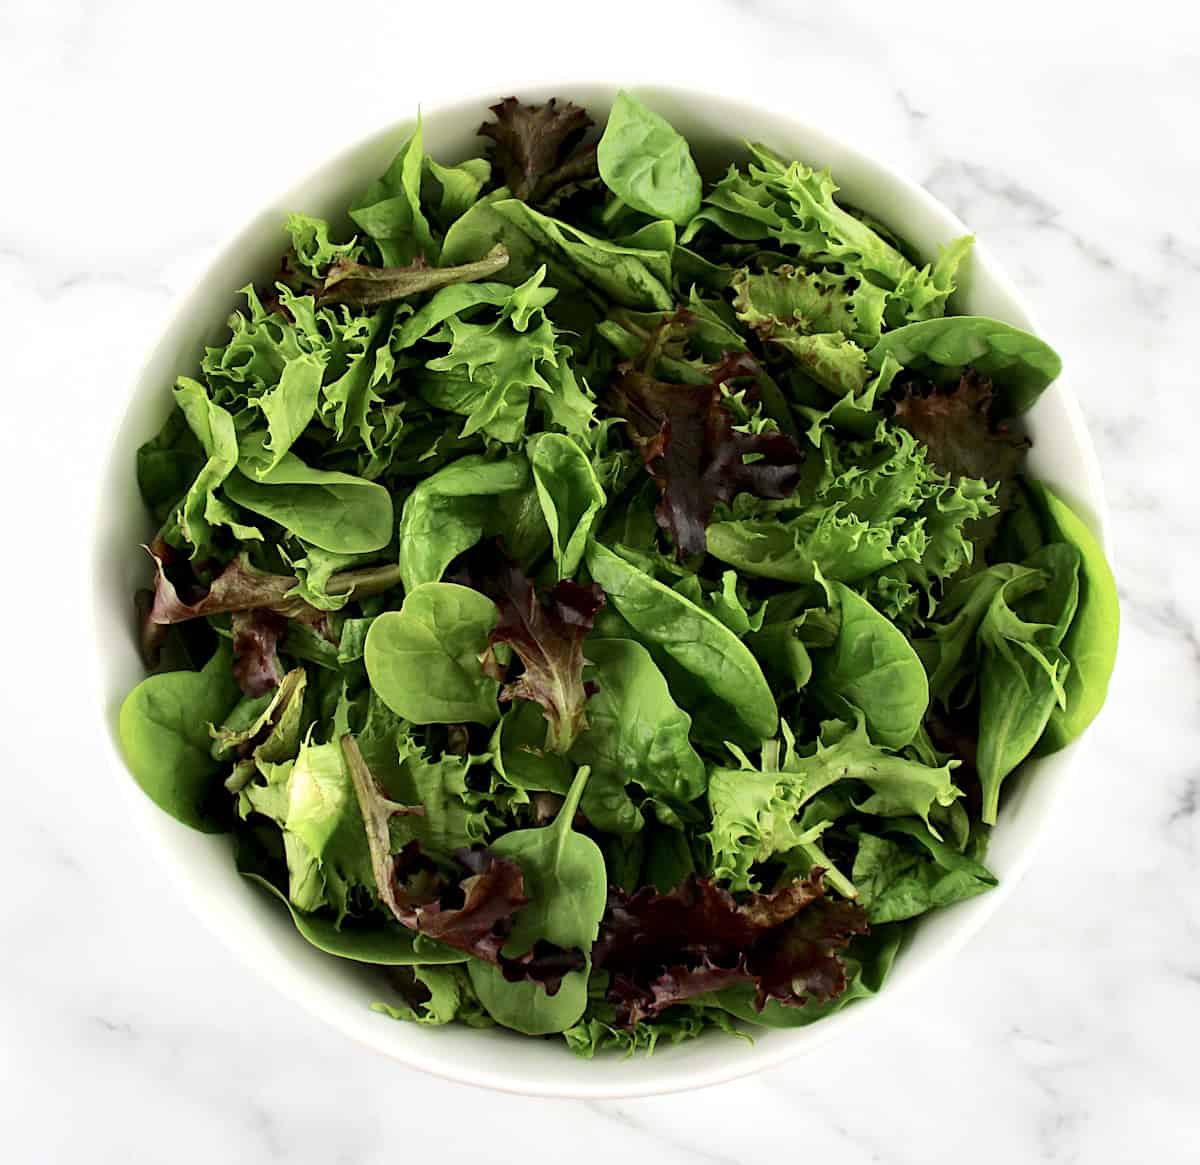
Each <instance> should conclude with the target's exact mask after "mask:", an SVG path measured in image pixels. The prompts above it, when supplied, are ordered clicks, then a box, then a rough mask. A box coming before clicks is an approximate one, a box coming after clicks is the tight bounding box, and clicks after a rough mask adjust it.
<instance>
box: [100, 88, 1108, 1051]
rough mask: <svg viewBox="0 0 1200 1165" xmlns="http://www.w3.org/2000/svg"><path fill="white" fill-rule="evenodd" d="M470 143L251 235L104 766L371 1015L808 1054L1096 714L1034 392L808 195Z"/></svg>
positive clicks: (642, 159)
mask: <svg viewBox="0 0 1200 1165" xmlns="http://www.w3.org/2000/svg"><path fill="white" fill-rule="evenodd" d="M492 113H493V115H494V117H493V120H491V121H488V122H487V123H485V124H484V125H483V127H482V128H481V130H480V132H481V134H482V135H483V136H484V137H485V138H486V139H488V142H489V148H488V155H487V156H485V157H477V158H471V159H468V160H467V161H464V162H460V163H458V164H455V165H446V164H444V163H442V162H440V161H436V160H435V159H434V158H432V157H431V156H429V154H428V153H426V150H425V145H424V141H423V138H422V131H421V127H420V125H419V124H418V126H417V129H416V131H415V132H414V134H413V136H412V137H411V138H410V139H409V140H408V141H407V142H405V143H404V144H403V145H402V146H401V148H400V150H399V152H398V154H397V155H396V158H395V160H394V161H393V162H392V164H391V165H390V166H389V167H388V169H387V170H386V171H385V173H384V174H383V175H382V176H381V177H380V178H379V179H378V180H377V181H375V182H374V183H372V184H371V186H370V187H369V188H368V189H367V190H366V191H365V192H364V193H363V194H362V195H361V197H359V198H358V199H356V200H355V201H354V202H353V203H351V205H350V206H349V208H348V217H347V218H346V219H345V220H344V221H340V222H334V223H329V222H326V221H324V220H320V219H316V218H311V217H309V216H306V215H302V214H294V215H292V216H291V217H290V218H289V219H288V221H287V224H286V229H287V233H288V235H289V237H290V243H289V244H288V245H287V248H286V254H285V256H284V259H283V264H282V267H281V269H280V273H279V275H278V278H277V279H275V280H274V282H273V283H272V284H271V285H270V286H260V287H246V288H244V289H243V296H244V299H245V305H244V307H242V308H241V309H239V310H237V311H235V312H234V313H233V315H232V316H231V317H230V321H229V326H230V331H229V336H228V338H227V340H226V341H225V343H224V344H222V345H220V346H217V347H212V348H209V349H207V350H206V351H205V352H204V353H203V354H202V359H201V360H200V366H199V372H198V373H197V374H196V375H195V376H193V377H180V379H179V380H178V382H177V384H176V386H175V388H174V404H175V406H176V407H175V408H174V409H173V410H172V411H171V414H170V416H169V417H168V418H167V420H166V422H165V424H164V425H163V427H162V429H161V431H160V432H159V433H158V434H157V435H156V436H154V437H153V438H152V439H151V440H149V441H147V442H146V444H145V445H144V446H143V447H142V448H141V450H140V451H139V454H138V458H137V476H138V483H139V486H140V488H141V492H142V495H143V497H144V499H145V502H146V506H147V509H148V511H149V513H150V515H151V516H152V519H153V521H154V523H155V524H156V525H157V531H156V533H155V535H154V537H153V538H152V540H151V541H150V543H149V545H148V546H147V549H148V551H149V554H150V557H151V559H152V561H153V570H152V571H151V572H149V573H151V574H152V577H153V586H152V589H151V590H149V591H147V592H145V593H143V594H141V595H140V596H139V610H140V612H141V640H142V646H143V649H144V652H145V655H146V660H147V665H148V667H149V669H150V670H151V671H152V672H153V674H151V675H149V676H148V677H147V678H146V679H145V680H143V682H142V683H140V684H139V685H138V686H137V687H136V688H135V689H134V690H133V691H132V692H131V693H130V694H129V696H128V698H127V699H126V701H125V703H124V705H123V706H122V709H121V714H120V740H121V746H122V749H123V751H124V754H125V757H126V760H127V763H128V766H129V768H130V771H131V772H132V774H133V776H134V777H135V779H136V780H137V781H138V783H139V784H140V785H141V786H142V788H143V789H145V791H146V792H147V793H148V794H149V796H150V797H151V798H152V799H153V800H154V801H155V802H156V803H157V804H158V805H159V806H161V807H162V808H163V809H165V810H166V811H167V812H168V813H170V814H172V815H173V816H174V817H176V818H177V819H178V820H180V821H182V822H184V823H185V824H187V825H190V826H192V827H194V828H196V829H201V830H207V831H223V832H228V833H231V834H232V835H233V838H234V841H235V846H236V853H237V868H238V869H239V870H240V871H241V872H242V873H243V874H245V875H246V877H247V878H248V879H250V880H252V881H253V882H254V883H255V884H256V885H257V886H260V887H262V888H263V889H264V890H265V891H267V892H269V893H270V894H271V895H273V896H275V897H277V898H279V899H281V900H282V902H283V904H284V906H286V908H287V910H288V911H289V913H290V917H291V918H292V920H293V921H294V923H295V926H296V929H297V930H298V932H299V933H300V934H301V935H302V936H303V937H304V938H305V939H307V940H308V941H309V942H310V943H312V944H313V946H314V947H316V948H317V949H318V950H320V951H322V952H325V953H326V954H328V955H329V956H332V957H337V958H341V959H347V960H352V961H355V962H358V963H360V964H363V965H365V966H368V967H374V968H376V970H375V971H374V972H373V973H375V974H377V975H379V977H380V978H379V994H380V1002H379V1003H378V1004H377V1008H376V1009H377V1010H378V1011H379V1012H381V1013H382V1014H384V1015H388V1016H391V1017H394V1018H397V1019H403V1020H407V1021H410V1022H417V1023H423V1024H432V1025H439V1024H445V1023H449V1022H460V1023H465V1024H468V1025H470V1026H475V1027H481V1026H488V1025H492V1024H499V1025H502V1026H504V1027H507V1028H510V1029H513V1030H515V1031H517V1032H521V1033H524V1034H525V1035H528V1036H548V1035H554V1036H555V1037H557V1038H561V1039H562V1040H563V1041H565V1043H566V1045H567V1046H568V1047H569V1048H570V1049H571V1050H573V1051H574V1052H576V1053H578V1054H580V1055H583V1056H593V1055H595V1054H597V1053H599V1052H602V1051H604V1050H608V1049H616V1050H620V1051H623V1052H625V1053H627V1054H628V1053H632V1052H634V1051H650V1050H652V1049H653V1048H654V1047H655V1045H656V1043H658V1042H660V1041H666V1042H670V1043H674V1042H678V1041H680V1040H684V1039H688V1038H691V1037H694V1036H696V1035H699V1034H701V1033H702V1032H704V1031H706V1030H709V1029H717V1030H722V1031H726V1032H733V1033H744V1031H746V1030H748V1029H749V1030H752V1029H753V1027H754V1026H756V1025H757V1026H767V1027H794V1026H798V1025H802V1024H807V1023H811V1022H814V1021H816V1020H819V1019H821V1018H822V1017H823V1016H826V1015H828V1014H830V1013H831V1012H832V1011H835V1010H837V1009H838V1008H840V1007H843V1006H846V1005H847V1004H849V1003H852V1002H853V1001H855V1000H857V999H860V998H863V997H866V996H869V995H873V994H874V993H876V992H877V991H878V990H880V988H881V987H882V985H883V982H884V979H885V977H886V975H887V973H888V969H889V968H890V966H891V965H892V962H893V960H894V959H895V957H896V956H897V952H898V950H899V949H900V947H901V945H902V942H903V938H904V935H905V933H906V928H907V927H909V926H910V925H912V920H914V919H916V918H918V917H919V916H921V915H923V914H925V913H926V912H928V911H930V910H933V909H936V908H938V907H941V906H945V905H948V904H950V903H953V902H957V901H961V900H963V899H966V898H969V897H972V896H974V895H976V894H980V893H984V892H986V891H987V890H988V889H989V887H991V886H993V885H994V884H995V881H996V879H995V877H994V876H993V875H992V874H991V873H990V872H989V870H988V868H987V864H986V854H987V841H988V833H989V829H990V827H991V825H992V824H994V823H995V822H996V820H997V818H998V816H999V815H1000V814H1002V812H1003V799H1004V795H1005V792H1006V790H1007V789H1008V788H1009V787H1010V785H1011V783H1012V781H1013V779H1014V773H1017V772H1018V771H1019V769H1020V766H1021V765H1022V764H1023V762H1024V761H1025V760H1026V758H1028V757H1030V756H1033V755H1039V754H1043V753H1046V752H1050V751H1053V750H1054V749H1057V748H1061V747H1063V746H1064V745H1066V744H1068V743H1069V742H1070V741H1072V740H1074V739H1075V738H1077V737H1078V736H1079V735H1080V734H1081V733H1082V732H1083V731H1084V730H1085V729H1086V728H1087V726H1088V724H1089V723H1090V722H1091V720H1092V719H1093V717H1094V716H1095V715H1096V713H1097V712H1098V711H1099V709H1100V706H1101V705H1102V703H1103V702H1104V697H1105V692H1106V687H1107V683H1108V678H1109V674H1110V673H1111V671H1112V667H1113V662H1114V657H1115V651H1116V642H1117V628H1118V608H1117V599H1116V591H1115V586H1114V583H1113V578H1112V574H1111V571H1110V570H1109V567H1108V564H1107V563H1106V561H1105V558H1104V554H1103V551H1102V549H1101V548H1100V546H1099V544H1098V543H1097V541H1096V539H1095V537H1094V535H1093V534H1092V533H1091V531H1090V530H1089V528H1088V526H1087V524H1086V522H1085V520H1084V518H1083V517H1082V516H1081V515H1079V514H1077V513H1076V512H1075V511H1074V510H1073V509H1072V508H1071V507H1070V506H1069V504H1068V502H1067V501H1066V500H1065V499H1064V498H1062V497H1060V496H1059V495H1058V493H1056V492H1055V491H1053V490H1051V489H1050V488H1049V487H1047V486H1046V485H1044V484H1043V483H1040V482H1037V481H1034V480H1031V479H1029V478H1028V477H1027V476H1026V474H1025V454H1026V451H1027V449H1028V446H1029V442H1028V440H1027V439H1026V438H1025V437H1024V436H1023V435H1022V433H1021V431H1020V429H1019V428H1018V427H1016V426H1015V425H1014V424H1013V422H1014V421H1015V419H1016V418H1018V417H1019V416H1020V415H1021V414H1022V413H1024V412H1026V411H1027V410H1028V409H1029V408H1030V407H1031V406H1032V405H1033V404H1034V403H1035V401H1036V400H1037V397H1038V395H1039V394H1040V393H1041V392H1042V390H1043V389H1045V388H1046V387H1047V386H1048V385H1049V384H1050V383H1051V382H1052V381H1053V380H1054V379H1055V377H1056V376H1057V375H1058V372H1059V360H1058V357H1057V356H1056V355H1055V353H1054V352H1053V351H1052V350H1051V349H1050V348H1049V347H1048V346H1047V345H1046V344H1045V343H1044V342H1043V341H1041V340H1039V339H1038V338H1037V337H1035V336H1032V335H1029V334H1028V333H1025V332H1022V331H1020V330H1018V329H1016V328H1013V327H1011V326H1010V325H1008V324H1005V323H1003V322H1000V321H997V320H992V319H986V318H982V317H975V316H963V315H956V314H953V311H952V308H953V305H954V298H953V297H954V294H955V290H956V286H957V283H958V280H959V275H960V272H961V270H962V269H963V265H964V264H965V263H966V262H968V261H969V254H970V248H971V240H970V238H963V239H958V240H955V241H954V242H952V243H950V244H949V245H947V246H946V247H943V248H942V249H941V251H940V253H939V254H938V255H937V256H934V257H932V261H931V262H929V263H925V264H923V265H922V264H921V263H920V262H919V261H917V260H916V259H915V257H914V252H913V250H912V248H911V247H909V246H908V244H907V243H905V242H904V241H903V240H901V239H900V238H899V237H898V236H897V235H895V234H893V233H892V231H891V230H889V229H888V228H886V227H884V226H883V225H882V224H880V223H877V222H875V221H874V220H873V219H871V218H870V217H869V216H868V215H866V214H864V213H863V212H861V211H860V210H859V209H857V208H855V207H853V206H850V205H848V204H846V203H844V202H842V201H839V200H838V198H837V197H836V195H837V193H838V191H837V187H836V185H835V184H834V180H833V178H832V176H831V175H830V174H829V172H828V171H825V170H815V169H813V168H811V167H809V166H807V165H805V164H803V163H802V162H798V161H790V160H788V159H785V158H783V157H780V156H779V155H778V154H776V153H774V152H773V151H772V150H770V149H769V148H767V147H766V146H762V145H757V144H755V145H750V146H749V147H748V149H749V155H748V160H746V161H745V162H744V163H742V164H734V165H731V166H730V167H729V169H728V171H727V172H726V173H725V174H724V175H722V176H720V177H719V178H718V179H717V180H716V181H715V182H710V183H706V182H705V181H704V180H703V179H702V177H701V174H700V172H699V170H698V169H697V167H696V164H695V162H694V161H693V159H692V154H691V150H690V148H689V146H688V143H687V141H686V140H685V139H684V138H683V137H682V136H681V135H680V134H679V133H678V132H677V131H676V130H675V129H674V128H673V127H672V126H671V125H670V124H669V123H668V122H667V121H665V120H664V119H663V118H662V117H661V116H660V115H659V114H657V113H656V112H654V111H653V110H650V109H647V108H646V107H645V106H644V105H643V104H642V103H641V102H640V101H638V100H637V99H636V98H635V97H633V96H632V95H630V94H627V93H621V94H620V95H619V96H618V98H617V100H616V102H615V103H614V105H613V108H612V112H611V114H610V116H609V118H608V122H607V125H606V126H605V127H604V128H603V131H602V132H601V133H600V135H599V137H598V139H597V137H596V135H595V134H594V133H592V132H590V131H591V129H592V122H591V120H590V119H589V117H588V115H587V113H586V112H585V111H584V110H583V109H581V108H579V107H578V106H576V105H574V104H572V103H570V102H564V103H559V102H557V101H549V102H546V103H545V104H543V105H527V104H522V103H521V102H519V101H517V100H516V99H515V98H509V99H507V100H505V101H502V102H500V103H499V104H497V105H495V106H493V107H492ZM281 909H282V908H281Z"/></svg>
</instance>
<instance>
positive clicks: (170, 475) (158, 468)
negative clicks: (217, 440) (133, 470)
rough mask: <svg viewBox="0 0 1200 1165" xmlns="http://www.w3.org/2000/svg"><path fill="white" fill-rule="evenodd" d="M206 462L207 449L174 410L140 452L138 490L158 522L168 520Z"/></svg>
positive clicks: (138, 454)
mask: <svg viewBox="0 0 1200 1165" xmlns="http://www.w3.org/2000/svg"><path fill="white" fill-rule="evenodd" d="M204 461H205V453H204V449H203V447H202V446H201V444H200V442H199V441H197V440H196V435H195V434H194V433H193V432H192V430H191V428H190V427H189V425H188V423H187V420H186V419H185V417H184V415H183V412H182V411H181V410H179V409H172V410H171V412H170V414H169V415H168V416H167V419H166V420H165V421H164V422H163V426H162V428H161V429H160V430H159V431H158V432H157V433H156V434H155V435H154V436H153V437H151V438H150V440H149V441H147V442H145V444H143V445H141V446H139V448H138V451H137V481H138V490H139V492H140V493H141V495H142V500H143V501H144V502H145V503H146V507H147V509H149V511H150V513H151V515H152V516H153V518H154V520H155V521H156V522H158V523H160V524H161V523H163V522H165V521H166V520H167V516H168V515H169V514H170V513H171V511H172V510H173V509H174V508H175V507H176V506H177V505H178V504H179V501H180V499H181V498H182V497H183V495H184V494H185V493H187V490H188V487H189V486H190V485H191V484H192V482H193V481H194V480H195V479H196V475H197V474H198V473H199V472H200V470H201V468H202V467H203V465H204Z"/></svg>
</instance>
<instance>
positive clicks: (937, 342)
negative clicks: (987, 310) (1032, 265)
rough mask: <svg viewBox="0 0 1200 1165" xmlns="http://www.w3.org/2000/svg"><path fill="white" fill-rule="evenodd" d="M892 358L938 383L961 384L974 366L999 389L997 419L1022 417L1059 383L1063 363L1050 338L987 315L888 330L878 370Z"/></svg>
mask: <svg viewBox="0 0 1200 1165" xmlns="http://www.w3.org/2000/svg"><path fill="white" fill-rule="evenodd" d="M889 353H890V354H891V355H892V356H893V357H894V358H895V359H896V360H898V361H899V362H900V363H901V364H902V365H903V366H904V367H905V368H909V369H912V370H913V371H916V372H922V373H925V374H926V375H929V376H931V377H932V378H933V379H935V380H945V379H950V380H956V379H957V378H958V377H959V376H961V375H962V373H963V371H964V370H965V369H966V368H968V367H970V368H974V369H975V371H976V372H978V373H980V374H981V375H983V376H986V377H988V378H989V379H990V380H991V381H992V383H993V385H994V386H995V389H996V404H995V412H996V415H997V417H999V418H1001V419H1003V418H1006V417H1015V416H1019V415H1020V414H1021V413H1023V412H1025V411H1026V410H1028V409H1029V408H1030V407H1031V406H1032V405H1033V402H1034V401H1035V400H1037V398H1038V397H1039V396H1040V395H1041V394H1042V391H1043V390H1044V389H1045V388H1046V387H1047V386H1048V385H1049V384H1051V383H1052V382H1053V381H1054V380H1057V379H1058V374H1059V373H1060V372H1061V371H1062V361H1061V360H1060V359H1059V357H1058V354H1057V353H1056V352H1055V351H1054V349H1053V348H1051V347H1050V345H1049V344H1047V343H1046V342H1045V341H1044V340H1039V339H1038V338H1037V336H1034V335H1031V334H1030V333H1029V332H1023V331H1021V329H1020V328H1014V327H1013V326H1012V325H1011V324H1006V323H1003V322H1002V321H1000V320H993V319H989V318H988V317H987V316H946V317H945V318H943V319H932V320H924V321H922V322H920V323H915V324H908V325H907V326H906V327H902V328H896V329H895V330H894V331H891V332H888V333H887V334H886V335H884V336H883V337H882V338H881V339H880V340H879V342H878V343H877V344H876V345H875V346H874V347H873V348H872V349H871V351H870V353H869V360H870V363H871V367H872V368H880V367H881V366H882V364H883V358H884V356H886V355H888V354H889Z"/></svg>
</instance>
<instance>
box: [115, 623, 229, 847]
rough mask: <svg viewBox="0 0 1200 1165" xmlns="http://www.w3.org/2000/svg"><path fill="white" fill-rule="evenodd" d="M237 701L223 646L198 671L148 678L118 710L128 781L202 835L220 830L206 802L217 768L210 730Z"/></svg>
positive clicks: (214, 783)
mask: <svg viewBox="0 0 1200 1165" xmlns="http://www.w3.org/2000/svg"><path fill="white" fill-rule="evenodd" d="M240 695H241V693H240V692H239V691H238V686H237V683H236V682H235V680H234V678H233V653H232V652H231V651H230V649H229V646H228V644H227V643H225V642H222V643H221V645H220V646H219V647H218V649H217V651H216V652H215V653H214V655H213V657H212V658H211V659H210V660H209V661H208V663H206V664H205V665H204V668H203V669H202V670H201V671H198V672H188V671H177V672H167V673H166V674H165V675H156V676H149V677H147V678H146V679H144V680H142V682H141V683H140V684H138V686H137V687H136V688H134V689H133V691H132V692H130V693H129V695H128V696H126V697H125V700H124V702H123V703H122V704H121V712H120V717H119V721H118V735H119V738H120V742H121V753H122V755H123V756H124V758H125V763H126V765H128V767H129V771H130V772H131V773H132V774H133V777H134V780H136V781H137V783H138V784H139V785H141V787H142V789H143V791H144V792H145V793H146V795H147V796H148V797H149V798H150V799H151V800H152V801H153V802H154V803H155V804H156V805H158V806H159V808H161V809H165V810H166V811H167V812H168V813H169V814H170V815H171V816H172V817H174V818H175V819H176V820H177V821H182V822H183V823H184V825H190V826H191V827H192V828H193V829H199V830H202V831H203V832H205V833H215V832H219V831H220V830H221V829H222V826H221V824H220V823H219V818H218V817H217V816H216V815H215V814H214V812H213V808H214V807H213V806H212V804H211V801H210V799H211V797H212V794H213V793H214V792H215V789H216V788H217V787H219V785H220V782H219V781H218V780H216V779H215V778H216V776H217V774H218V771H219V769H220V765H219V764H218V762H217V761H216V760H214V759H213V757H212V754H211V752H210V745H211V743H212V741H211V738H210V736H209V729H210V727H211V726H212V725H214V724H220V723H221V722H222V721H223V720H224V719H225V718H226V716H228V714H229V713H230V711H231V710H232V709H233V706H234V705H235V704H236V703H237V702H238V697H239V696H240Z"/></svg>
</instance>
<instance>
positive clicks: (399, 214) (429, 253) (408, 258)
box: [350, 118, 440, 267]
mask: <svg viewBox="0 0 1200 1165" xmlns="http://www.w3.org/2000/svg"><path fill="white" fill-rule="evenodd" d="M425 166H426V158H425V146H424V135H423V131H422V126H421V120H420V118H418V119H417V128H416V129H415V130H414V131H413V135H412V137H410V138H409V139H408V141H406V142H405V143H404V144H403V145H402V146H401V147H400V149H399V151H398V152H397V154H396V156H395V158H393V159H392V162H391V164H390V165H389V166H388V168H387V169H386V170H385V171H384V172H383V174H382V175H381V176H380V177H379V178H378V179H376V180H375V181H374V182H372V183H371V185H370V186H368V187H367V189H366V191H365V192H364V193H363V195H362V197H361V198H359V200H358V201H357V202H356V203H354V205H352V206H351V208H350V217H351V218H352V219H353V220H354V222H355V224H356V225H358V226H359V227H361V228H362V229H363V231H365V232H366V234H367V235H369V236H370V238H371V239H373V240H374V242H375V245H376V246H377V247H378V248H379V254H380V256H381V257H382V259H383V261H384V263H385V264H387V265H388V266H390V267H399V266H401V265H402V264H405V263H411V262H412V261H413V260H414V259H416V258H417V257H418V256H424V257H425V258H426V259H427V260H428V261H429V262H431V263H436V262H437V259H438V255H439V250H440V248H439V246H438V242H437V239H436V238H435V237H434V234H433V229H432V227H431V226H430V223H429V219H428V218H427V217H426V215H425V210H424V207H423V206H422V205H421V179H422V175H423V173H424V170H425Z"/></svg>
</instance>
